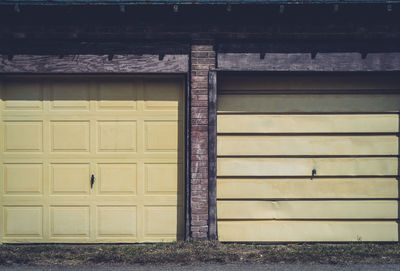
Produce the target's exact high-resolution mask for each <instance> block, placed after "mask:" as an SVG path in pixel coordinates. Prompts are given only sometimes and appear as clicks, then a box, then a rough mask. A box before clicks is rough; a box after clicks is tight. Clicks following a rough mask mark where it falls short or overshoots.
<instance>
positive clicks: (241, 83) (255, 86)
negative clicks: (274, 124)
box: [218, 74, 400, 90]
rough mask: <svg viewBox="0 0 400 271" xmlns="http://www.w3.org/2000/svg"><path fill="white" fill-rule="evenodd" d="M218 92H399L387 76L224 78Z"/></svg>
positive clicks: (397, 84)
mask: <svg viewBox="0 0 400 271" xmlns="http://www.w3.org/2000/svg"><path fill="white" fill-rule="evenodd" d="M218 88H219V89H220V90H335V89H337V90H343V89H344V90H352V89H354V90H362V89H364V90H367V89H369V90H370V89H400V78H399V76H396V75H391V74H368V76H366V75H350V74H331V75H321V74H320V75H316V74H302V75H290V74H287V75H273V74H271V75H237V74H233V75H224V76H221V78H219V82H218Z"/></svg>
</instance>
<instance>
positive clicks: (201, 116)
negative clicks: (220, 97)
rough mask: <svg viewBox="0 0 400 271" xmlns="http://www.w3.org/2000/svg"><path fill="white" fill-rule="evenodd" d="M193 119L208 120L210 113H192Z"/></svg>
mask: <svg viewBox="0 0 400 271" xmlns="http://www.w3.org/2000/svg"><path fill="white" fill-rule="evenodd" d="M191 116H192V119H207V118H208V113H193V112H192V115H191Z"/></svg>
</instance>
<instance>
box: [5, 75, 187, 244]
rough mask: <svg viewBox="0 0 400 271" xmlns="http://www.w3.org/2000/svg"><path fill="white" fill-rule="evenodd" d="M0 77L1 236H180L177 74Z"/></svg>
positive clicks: (21, 238)
mask: <svg viewBox="0 0 400 271" xmlns="http://www.w3.org/2000/svg"><path fill="white" fill-rule="evenodd" d="M0 82H1V85H0V88H1V97H2V100H1V113H0V116H1V126H0V129H1V132H0V137H1V138H0V142H1V165H2V167H1V170H2V172H1V188H0V189H1V222H2V223H1V228H2V230H1V235H2V236H1V239H2V242H5V243H16V242H19V243H26V242H57V243H60V242H73V243H77V242H84V243H88V242H163V241H173V240H176V239H177V238H180V237H181V236H182V228H183V225H182V224H183V223H182V217H183V216H182V210H183V208H182V196H183V193H182V191H183V174H182V173H183V123H184V122H183V118H184V115H183V112H184V111H183V108H184V104H183V89H184V80H183V78H179V77H157V78H155V77H141V78H139V77H123V76H120V77H107V76H101V77H78V76H74V77H41V78H38V77H6V78H3V79H2V80H1V81H0Z"/></svg>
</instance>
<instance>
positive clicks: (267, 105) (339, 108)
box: [218, 86, 400, 113]
mask: <svg viewBox="0 0 400 271" xmlns="http://www.w3.org/2000/svg"><path fill="white" fill-rule="evenodd" d="M399 88H400V86H399ZM399 110H400V95H399V94H383V93H382V94H380V95H374V94H365V95H358V94H341V95H340V94H324V95H318V94H307V95H306V94H303V95H298V94H287V95H261V94H260V95H231V94H229V95H220V96H219V97H218V112H220V113H224V112H229V113H260V112H261V113H296V112H302V113H312V112H321V113H327V112H328V113H331V112H394V111H399Z"/></svg>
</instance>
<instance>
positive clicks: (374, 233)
mask: <svg viewBox="0 0 400 271" xmlns="http://www.w3.org/2000/svg"><path fill="white" fill-rule="evenodd" d="M397 228H398V227H397V223H396V222H391V221H383V222H379V221H368V222H357V221H351V222H350V221H349V222H347V221H346V222H345V221H313V222H311V221H219V222H218V239H219V240H220V241H222V242H229V241H231V242H233V241H238V242H345V241H356V242H357V241H389V242H390V241H398V232H397V231H398V229H397Z"/></svg>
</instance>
